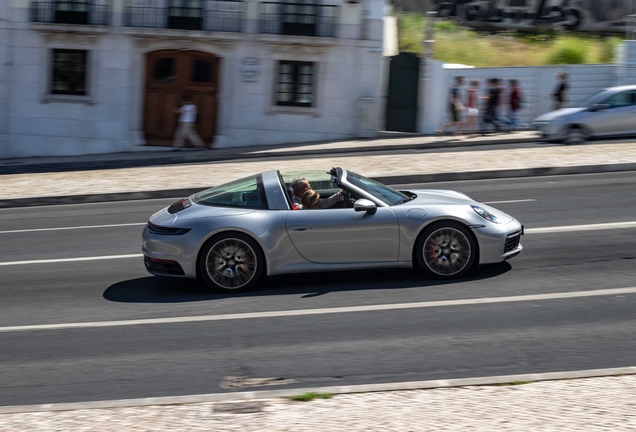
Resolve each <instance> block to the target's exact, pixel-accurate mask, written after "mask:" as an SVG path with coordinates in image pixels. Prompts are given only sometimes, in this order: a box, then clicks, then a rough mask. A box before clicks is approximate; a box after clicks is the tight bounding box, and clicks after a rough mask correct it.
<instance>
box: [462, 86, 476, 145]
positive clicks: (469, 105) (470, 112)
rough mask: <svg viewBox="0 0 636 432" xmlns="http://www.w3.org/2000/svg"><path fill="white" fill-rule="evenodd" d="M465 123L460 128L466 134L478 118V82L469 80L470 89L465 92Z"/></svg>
mask: <svg viewBox="0 0 636 432" xmlns="http://www.w3.org/2000/svg"><path fill="white" fill-rule="evenodd" d="M465 107H466V122H465V123H464V124H463V125H462V126H461V128H462V129H463V130H465V131H466V132H467V133H468V132H470V131H472V130H473V129H471V128H474V127H475V125H476V124H477V119H478V118H479V80H476V79H473V80H470V88H469V89H468V90H467V91H466V105H465Z"/></svg>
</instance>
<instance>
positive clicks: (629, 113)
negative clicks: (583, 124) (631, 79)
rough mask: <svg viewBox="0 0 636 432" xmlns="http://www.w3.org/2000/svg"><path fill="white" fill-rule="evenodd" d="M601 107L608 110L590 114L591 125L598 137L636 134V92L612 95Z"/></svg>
mask: <svg viewBox="0 0 636 432" xmlns="http://www.w3.org/2000/svg"><path fill="white" fill-rule="evenodd" d="M601 105H607V107H606V108H604V109H600V110H598V111H593V112H589V113H588V115H589V124H590V126H591V127H592V129H593V131H594V132H595V134H596V135H622V134H631V133H634V132H636V91H634V90H628V91H622V92H618V93H616V94H613V95H611V96H610V97H608V98H607V99H605V100H604V101H603V102H601Z"/></svg>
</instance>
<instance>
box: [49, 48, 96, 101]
mask: <svg viewBox="0 0 636 432" xmlns="http://www.w3.org/2000/svg"><path fill="white" fill-rule="evenodd" d="M86 59H87V51H84V50H68V49H54V50H53V80H52V83H51V94H63V95H79V96H84V95H86V66H87V64H86Z"/></svg>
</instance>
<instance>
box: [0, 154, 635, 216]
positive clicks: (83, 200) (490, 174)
mask: <svg viewBox="0 0 636 432" xmlns="http://www.w3.org/2000/svg"><path fill="white" fill-rule="evenodd" d="M626 171H636V163H620V164H607V165H581V166H571V167H548V168H526V169H511V170H496V171H472V172H455V173H438V174H409V175H397V176H379V177H373V179H374V180H377V181H379V182H381V183H385V184H388V185H392V184H393V185H395V184H409V183H435V182H449V181H467V180H487V179H501V178H519V177H542V176H556V175H571V174H600V173H613V172H626ZM208 187H212V186H211V185H210V186H201V187H198V188H186V189H168V190H158V191H140V192H119V193H106V194H80V195H67V196H58V197H33V198H16V199H0V209H2V208H13V207H37V206H47V205H60V204H88V203H98V202H112V201H132V200H145V199H160V198H178V197H185V196H190V195H192V194H193V193H196V192H199V191H201V190H203V189H206V188H208Z"/></svg>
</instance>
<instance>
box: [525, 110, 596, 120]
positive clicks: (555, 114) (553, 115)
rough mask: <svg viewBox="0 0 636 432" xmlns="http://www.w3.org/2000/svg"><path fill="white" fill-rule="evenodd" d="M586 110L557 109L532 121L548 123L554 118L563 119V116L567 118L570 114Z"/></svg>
mask: <svg viewBox="0 0 636 432" xmlns="http://www.w3.org/2000/svg"><path fill="white" fill-rule="evenodd" d="M586 109H587V108H563V109H559V110H556V111H550V112H548V113H545V114H543V115H541V116H539V117H537V118H536V119H534V121H539V122H548V121H550V120H553V119H555V118H558V117H564V116H568V115H571V114H576V113H578V112H581V111H585V110H586Z"/></svg>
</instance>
